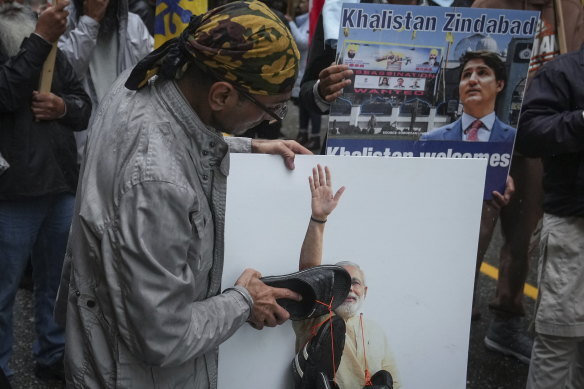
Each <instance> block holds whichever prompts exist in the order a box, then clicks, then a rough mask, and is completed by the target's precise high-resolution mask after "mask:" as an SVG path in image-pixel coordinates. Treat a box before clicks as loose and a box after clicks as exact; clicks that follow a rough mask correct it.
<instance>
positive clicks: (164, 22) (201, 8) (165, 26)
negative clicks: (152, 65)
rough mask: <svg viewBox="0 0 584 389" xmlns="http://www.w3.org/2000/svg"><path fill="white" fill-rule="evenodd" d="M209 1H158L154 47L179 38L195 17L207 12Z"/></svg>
mask: <svg viewBox="0 0 584 389" xmlns="http://www.w3.org/2000/svg"><path fill="white" fill-rule="evenodd" d="M207 8H208V2H207V0H157V1H156V20H155V23H154V47H155V48H158V47H160V45H162V44H163V43H164V42H166V41H167V40H169V39H172V38H175V37H177V36H179V35H180V34H181V33H182V32H183V31H184V29H185V28H186V26H187V25H188V24H189V20H190V19H191V16H193V15H200V14H202V13H204V12H207Z"/></svg>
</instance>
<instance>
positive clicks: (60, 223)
mask: <svg viewBox="0 0 584 389" xmlns="http://www.w3.org/2000/svg"><path fill="white" fill-rule="evenodd" d="M47 202H48V204H47V205H48V209H47V214H46V217H45V220H44V222H43V224H42V226H41V229H40V231H39V235H38V238H37V240H36V243H35V246H34V250H33V255H32V263H33V277H34V284H35V290H34V295H35V326H36V332H37V340H36V341H35V342H34V345H33V353H34V356H35V358H36V361H37V363H38V365H40V366H41V367H42V366H45V367H46V366H52V365H55V364H60V363H61V360H62V357H63V350H64V345H65V338H64V336H65V333H64V330H63V328H61V327H60V326H59V325H58V324H57V323H55V320H54V319H53V309H54V307H55V299H56V296H57V290H58V288H59V281H60V278H61V269H62V266H63V259H64V257H65V249H66V247H67V238H68V236H69V229H70V227H71V220H72V217H73V210H74V205H75V197H74V196H73V195H72V194H68V193H67V194H58V195H54V196H50V197H48V198H47Z"/></svg>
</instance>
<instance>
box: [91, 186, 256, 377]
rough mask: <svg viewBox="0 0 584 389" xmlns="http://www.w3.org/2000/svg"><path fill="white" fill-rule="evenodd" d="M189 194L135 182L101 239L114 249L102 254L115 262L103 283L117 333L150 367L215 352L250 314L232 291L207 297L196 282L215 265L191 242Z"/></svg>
mask: <svg viewBox="0 0 584 389" xmlns="http://www.w3.org/2000/svg"><path fill="white" fill-rule="evenodd" d="M193 196H194V194H193V193H192V191H188V190H186V189H185V188H184V187H182V186H179V185H176V184H172V183H168V182H161V181H148V182H143V183H140V184H136V185H134V186H132V187H130V188H129V189H128V190H127V191H126V192H125V193H124V194H122V195H121V196H120V199H119V207H118V212H117V214H118V217H117V218H116V219H117V220H116V221H115V222H113V221H112V224H111V225H110V226H109V227H107V229H108V231H107V232H106V234H105V235H106V236H107V238H106V236H104V241H102V245H103V244H105V245H108V246H111V247H108V248H105V249H104V250H103V251H104V252H110V250H111V252H112V253H114V254H113V255H114V257H117V258H119V259H118V260H115V259H114V260H105V261H104V262H105V263H109V264H111V265H112V268H111V269H108V277H107V279H106V280H105V282H106V283H107V284H108V290H109V291H110V297H111V300H112V307H114V315H115V317H116V324H117V330H118V332H119V335H120V337H121V339H122V341H123V342H124V343H125V345H126V346H127V347H128V349H129V350H130V352H131V353H132V354H133V355H135V356H136V357H137V358H139V359H141V360H142V361H143V362H144V363H147V364H149V365H154V366H171V365H173V366H176V365H180V364H183V363H185V362H186V361H188V360H192V359H193V358H194V357H197V356H199V355H202V354H204V353H206V352H208V351H210V350H212V349H214V348H216V347H218V346H219V345H220V344H221V343H222V342H224V341H225V340H226V339H227V338H229V337H230V336H231V335H232V334H233V333H234V332H235V331H236V330H237V329H238V328H239V327H240V326H241V325H243V324H244V323H245V321H246V320H247V319H248V317H249V315H250V312H251V306H250V301H248V299H246V298H245V293H240V292H238V291H237V290H229V291H227V292H226V293H223V294H219V295H217V296H214V297H211V298H205V294H206V291H205V290H204V289H205V288H204V287H201V285H200V284H199V282H204V281H203V280H205V279H206V277H207V276H208V275H207V271H206V270H205V269H206V266H207V265H209V263H208V262H209V261H210V260H212V259H210V258H205V257H204V256H203V255H202V254H201V252H200V251H199V249H200V247H196V245H195V244H193V239H192V234H194V233H195V232H194V231H193V228H194V227H193V226H192V225H191V221H190V213H191V212H192V210H191V209H190V207H191V206H192V204H193V201H195V202H196V199H193ZM162 199H164V200H163V201H162ZM152 204H156V206H155V207H152V206H151V205H152ZM201 244H209V243H208V241H207V239H204V240H203V241H202V242H201ZM210 244H212V243H210ZM121 258H123V260H121ZM110 270H111V271H110Z"/></svg>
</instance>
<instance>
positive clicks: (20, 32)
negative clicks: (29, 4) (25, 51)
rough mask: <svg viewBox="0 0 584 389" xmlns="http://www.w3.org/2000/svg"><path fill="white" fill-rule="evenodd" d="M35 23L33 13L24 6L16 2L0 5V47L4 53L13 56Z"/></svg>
mask: <svg viewBox="0 0 584 389" xmlns="http://www.w3.org/2000/svg"><path fill="white" fill-rule="evenodd" d="M35 25H36V20H35V17H34V13H33V12H32V11H31V10H30V9H28V8H26V7H25V6H23V5H21V4H19V3H16V2H14V3H5V4H3V5H0V48H1V49H2V51H3V52H4V54H6V55H7V56H9V57H13V56H15V55H16V54H17V53H18V51H19V50H20V45H21V44H22V41H23V40H24V38H27V37H28V36H29V35H30V34H31V33H32V32H33V31H34V28H35Z"/></svg>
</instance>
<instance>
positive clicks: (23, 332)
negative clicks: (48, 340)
mask: <svg viewBox="0 0 584 389" xmlns="http://www.w3.org/2000/svg"><path fill="white" fill-rule="evenodd" d="M297 120H298V116H297V109H296V107H294V106H292V105H291V106H290V112H289V117H288V118H286V121H285V123H284V126H283V128H282V132H283V133H284V134H285V135H286V136H288V137H290V138H294V137H295V135H296V132H297V130H296V128H297V127H296V123H297ZM325 124H326V120H323V128H324V126H325ZM494 235H495V236H494V238H493V241H492V242H491V246H490V248H489V251H488V252H487V255H486V262H488V263H490V264H491V265H493V266H497V263H498V252H499V248H500V247H501V237H500V234H499V233H498V232H496V233H495V234H494ZM535 254H536V253H535ZM469 260H470V261H474V258H469ZM536 263H537V261H536V259H535V258H532V261H531V264H532V269H531V271H530V275H529V279H528V282H529V283H531V284H532V285H534V283H535V266H536ZM495 286H496V281H495V280H493V279H491V278H489V277H487V276H485V275H481V276H480V279H479V288H478V293H479V295H478V297H477V298H478V300H477V303H478V306H479V308H480V310H481V312H482V319H481V320H479V321H477V322H474V323H472V325H471V332H470V342H469V358H468V371H467V389H523V388H525V380H526V376H527V370H528V369H527V366H526V365H523V364H522V363H520V362H518V361H517V360H515V359H513V358H509V357H504V356H501V355H499V354H497V353H494V352H491V351H488V350H487V349H485V347H484V345H483V338H484V336H485V333H486V331H487V327H488V324H489V321H490V319H491V317H492V316H491V314H490V312H489V310H488V307H487V305H488V302H489V300H490V298H491V297H492V296H493V295H494V291H495ZM525 303H526V310H527V312H528V316H527V317H526V320H525V323H526V325H527V324H528V321H529V320H531V313H532V312H533V300H531V299H529V298H527V297H526V298H525ZM14 323H15V334H14V336H15V339H16V344H15V346H14V355H13V358H12V364H11V365H12V367H13V369H14V370H15V371H16V374H15V376H14V377H13V380H12V386H13V388H14V389H37V388H38V389H45V388H46V389H57V388H62V385H61V384H60V383H58V382H42V381H39V380H37V379H36V378H35V376H34V374H33V369H34V361H33V358H32V353H31V349H30V345H31V344H32V341H33V338H34V319H33V314H32V294H31V293H30V292H28V291H25V290H20V291H19V292H18V294H17V298H16V305H15V311H14ZM428 325H429V326H430V325H431V323H428ZM428 330H429V331H431V328H429V329H428ZM436 363H441V361H436ZM420 374H423V372H420ZM0 389H2V388H0ZM242 389H251V388H242ZM260 389H261V388H260ZM413 389H418V388H413ZM419 389H425V388H419Z"/></svg>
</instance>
